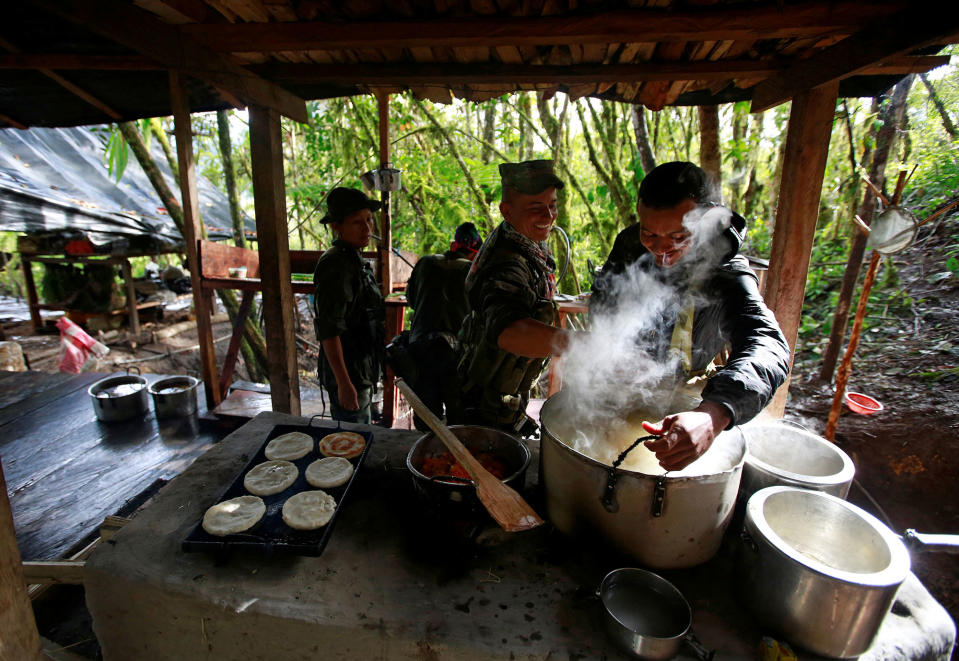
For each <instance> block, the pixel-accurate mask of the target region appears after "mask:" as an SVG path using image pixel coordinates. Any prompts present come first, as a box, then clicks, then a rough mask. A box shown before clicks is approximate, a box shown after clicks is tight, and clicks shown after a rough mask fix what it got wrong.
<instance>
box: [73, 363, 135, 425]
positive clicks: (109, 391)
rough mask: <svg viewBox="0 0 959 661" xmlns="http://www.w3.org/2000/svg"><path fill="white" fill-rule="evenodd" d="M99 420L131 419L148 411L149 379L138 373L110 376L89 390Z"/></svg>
mask: <svg viewBox="0 0 959 661" xmlns="http://www.w3.org/2000/svg"><path fill="white" fill-rule="evenodd" d="M87 392H88V393H89V394H90V398H91V399H92V400H93V412H94V413H96V416H97V419H98V420H103V421H104V422H116V421H119V420H129V419H130V418H135V417H137V416H141V415H143V414H144V413H146V412H147V409H148V408H149V402H148V401H147V381H146V379H144V378H143V377H142V376H139V375H138V374H130V373H129V372H128V373H127V374H126V375H124V376H109V377H107V378H105V379H100V380H99V381H97V382H96V383H94V384H93V385H92V386H90V388H89V389H88V390H87Z"/></svg>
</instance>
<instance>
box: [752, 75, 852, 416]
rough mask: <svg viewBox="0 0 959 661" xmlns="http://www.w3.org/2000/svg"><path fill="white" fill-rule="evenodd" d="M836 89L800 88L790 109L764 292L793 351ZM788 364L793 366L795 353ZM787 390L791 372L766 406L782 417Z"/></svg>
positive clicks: (834, 86) (836, 85)
mask: <svg viewBox="0 0 959 661" xmlns="http://www.w3.org/2000/svg"><path fill="white" fill-rule="evenodd" d="M838 91H839V83H838V82H831V83H827V84H825V85H822V86H820V87H817V88H815V89H811V90H808V91H806V92H803V93H802V94H798V95H796V97H795V98H794V99H793V102H792V110H791V111H790V114H789V128H788V132H787V134H786V151H785V156H784V158H783V174H782V181H781V183H780V186H779V206H778V209H777V210H776V226H775V229H774V230H773V243H772V249H771V250H770V255H769V272H768V274H767V279H766V288H765V292H764V294H765V298H766V303H767V305H769V307H770V309H771V310H772V311H773V313H774V314H775V315H776V319H777V320H778V321H779V326H780V327H781V328H782V331H783V334H784V335H785V336H786V342H788V343H789V349H790V352H794V351H795V349H796V339H797V338H798V336H799V322H800V319H801V317H802V304H803V296H804V294H805V290H806V275H807V273H808V271H809V258H810V256H811V255H812V243H813V237H814V235H815V232H816V221H817V219H818V218H819V197H820V195H821V194H822V179H823V174H824V173H825V171H826V155H827V153H828V151H829V136H830V133H831V132H832V124H833V116H834V115H835V109H836V98H837V94H838ZM789 366H790V370H791V369H792V356H790V359H789ZM788 391H789V379H788V378H787V379H786V383H784V384H783V386H782V387H781V388H780V389H779V391H778V392H777V393H776V395H775V397H774V398H773V401H772V402H771V403H770V404H769V406H768V407H767V408H766V410H767V412H769V413H770V414H772V415H774V416H777V417H782V415H783V413H784V412H785V410H786V394H787V393H788Z"/></svg>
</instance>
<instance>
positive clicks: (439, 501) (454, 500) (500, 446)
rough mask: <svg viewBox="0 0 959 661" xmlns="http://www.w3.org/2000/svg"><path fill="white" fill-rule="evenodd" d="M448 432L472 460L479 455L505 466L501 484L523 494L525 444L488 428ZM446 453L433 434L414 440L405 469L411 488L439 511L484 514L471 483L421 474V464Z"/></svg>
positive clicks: (527, 455)
mask: <svg viewBox="0 0 959 661" xmlns="http://www.w3.org/2000/svg"><path fill="white" fill-rule="evenodd" d="M450 431H451V432H453V435H454V436H456V438H458V439H459V440H460V441H461V442H462V443H463V445H465V446H466V449H467V450H469V451H470V453H471V454H473V455H474V456H475V455H476V454H477V453H480V452H489V453H491V454H493V455H495V456H496V457H497V458H498V459H499V460H500V461H502V462H503V463H504V464H505V465H506V477H505V478H503V483H504V484H508V485H509V486H511V487H513V488H514V489H516V490H517V491H519V490H522V488H523V484H524V482H525V481H526V469H527V467H529V462H530V452H529V448H527V447H526V444H525V443H523V442H522V441H521V440H519V439H518V438H515V437H513V436H510V435H509V434H507V433H506V432H503V431H500V430H498V429H491V428H489V427H479V426H475V425H453V426H452V427H450ZM446 451H447V450H446V446H445V445H443V442H442V441H441V440H440V439H439V438H437V437H436V435H435V434H433V433H432V432H431V433H429V434H425V435H424V436H421V437H420V438H418V439H416V441H415V442H414V443H413V447H411V448H410V451H409V454H407V455H406V467H407V468H408V469H409V471H410V474H411V475H412V476H413V487H414V488H415V489H416V491H417V492H418V493H419V494H420V495H421V496H423V497H424V498H426V499H427V500H428V501H431V502H433V503H434V504H436V505H439V506H441V507H442V506H448V505H452V506H453V507H454V508H456V509H461V508H462V509H464V510H474V511H481V510H483V509H484V508H483V506H482V504H480V502H479V498H477V496H476V487H474V486H473V482H472V480H468V479H461V478H455V477H452V478H451V477H443V478H442V479H441V477H440V476H438V477H428V476H426V475H424V474H423V472H422V470H421V469H422V468H423V461H424V460H425V459H426V458H427V457H435V456H438V455H441V454H443V453H444V452H446Z"/></svg>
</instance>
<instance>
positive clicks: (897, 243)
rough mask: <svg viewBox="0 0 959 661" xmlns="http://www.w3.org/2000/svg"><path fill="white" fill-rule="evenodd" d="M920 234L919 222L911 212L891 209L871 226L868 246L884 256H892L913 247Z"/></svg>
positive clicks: (899, 208) (897, 208) (895, 208)
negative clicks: (917, 235)
mask: <svg viewBox="0 0 959 661" xmlns="http://www.w3.org/2000/svg"><path fill="white" fill-rule="evenodd" d="M918 232H919V222H918V221H917V220H916V217H915V216H914V215H913V214H912V212H911V211H909V210H908V209H906V208H904V207H898V206H897V207H889V208H887V209H886V210H885V211H883V212H882V213H881V214H879V216H878V217H877V218H875V219H874V220H873V221H872V223H871V224H870V225H869V240H868V241H867V242H866V245H868V246H869V247H870V248H872V249H874V250H875V251H876V252H878V253H880V254H882V255H892V254H894V253H897V252H900V251H901V250H905V249H906V248H908V247H909V246H910V245H912V242H913V241H915V240H916V234H917V233H918Z"/></svg>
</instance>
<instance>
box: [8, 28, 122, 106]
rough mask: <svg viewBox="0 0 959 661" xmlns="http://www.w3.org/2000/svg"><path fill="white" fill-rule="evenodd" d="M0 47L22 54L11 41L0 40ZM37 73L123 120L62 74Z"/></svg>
mask: <svg viewBox="0 0 959 661" xmlns="http://www.w3.org/2000/svg"><path fill="white" fill-rule="evenodd" d="M0 47H2V48H5V49H6V50H8V51H10V52H11V53H14V54H16V53H19V52H20V49H19V48H17V47H16V46H14V45H13V44H12V43H10V42H9V41H7V40H6V39H3V38H0ZM37 72H38V73H41V74H43V75H44V76H46V77H47V78H49V79H50V80H52V81H53V82H55V83H56V84H57V85H59V86H60V87H62V88H63V89H65V90H67V91H68V92H70V93H71V94H73V95H74V96H76V97H79V98H81V99H83V100H84V101H86V102H87V103H89V104H90V105H91V106H93V107H94V108H97V109H98V110H102V111H103V112H104V113H106V115H107V116H108V117H110V118H111V119H115V120H117V121H119V120H120V119H122V116H121V115H120V113H118V112H117V111H116V110H114V109H113V108H111V107H110V106H108V105H107V104H106V103H104V102H103V101H101V100H100V99H98V98H97V97H95V96H93V95H92V94H90V93H89V92H87V91H86V90H85V89H83V88H82V87H80V86H79V85H74V84H73V83H71V82H70V81H69V80H67V79H66V78H64V77H63V76H61V75H60V74H58V73H57V72H56V71H52V70H50V69H44V68H39V69H37Z"/></svg>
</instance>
